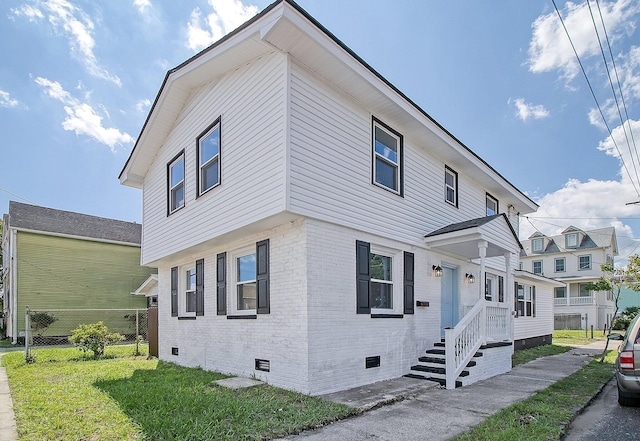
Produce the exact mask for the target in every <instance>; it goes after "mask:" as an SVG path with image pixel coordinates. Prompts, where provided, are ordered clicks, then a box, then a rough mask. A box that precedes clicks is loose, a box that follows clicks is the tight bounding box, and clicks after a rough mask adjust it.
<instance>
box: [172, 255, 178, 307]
mask: <svg viewBox="0 0 640 441" xmlns="http://www.w3.org/2000/svg"><path fill="white" fill-rule="evenodd" d="M177 316H178V267H177V266H174V267H173V268H171V317H177Z"/></svg>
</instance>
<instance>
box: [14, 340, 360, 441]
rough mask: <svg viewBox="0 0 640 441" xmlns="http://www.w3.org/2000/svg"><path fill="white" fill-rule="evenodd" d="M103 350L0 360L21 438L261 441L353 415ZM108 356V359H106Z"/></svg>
mask: <svg viewBox="0 0 640 441" xmlns="http://www.w3.org/2000/svg"><path fill="white" fill-rule="evenodd" d="M133 351H134V346H131V345H128V346H110V347H107V352H106V356H107V358H103V359H99V360H94V359H93V358H92V357H91V356H88V355H87V356H85V355H84V354H83V353H82V352H81V351H80V350H78V349H76V348H64V349H60V348H58V349H38V350H34V351H33V354H34V355H35V357H36V363H35V364H30V365H27V364H25V361H24V353H21V352H16V353H8V354H4V356H3V357H2V361H3V364H4V365H5V366H6V368H7V375H8V377H9V384H10V386H11V392H12V396H13V400H14V411H15V414H16V420H17V424H18V433H19V436H20V439H21V440H60V439H85V440H107V441H109V440H157V439H172V440H193V439H220V440H225V439H229V440H261V439H270V438H276V437H281V436H285V435H287V434H290V433H296V432H298V431H300V430H303V429H306V428H310V427H316V426H320V425H323V424H326V423H328V422H330V421H334V420H337V419H340V418H344V417H345V416H348V415H351V414H352V413H354V410H352V409H350V408H349V407H347V406H343V405H338V404H335V403H331V402H329V401H326V400H322V399H319V398H313V397H309V396H307V395H303V394H299V393H294V392H289V391H285V390H282V389H278V388H274V387H271V386H268V385H263V386H257V387H253V388H249V389H242V390H239V391H232V390H229V389H226V388H222V387H219V386H216V385H214V384H213V382H214V381H215V380H218V379H221V378H224V377H225V376H224V375H221V374H219V373H216V372H209V371H204V370H202V369H195V368H184V367H180V366H177V365H174V364H171V363H166V362H162V361H158V360H148V359H146V357H134V356H132V355H131V354H133ZM109 357H110V358H109Z"/></svg>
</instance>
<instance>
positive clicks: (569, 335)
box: [553, 329, 607, 346]
mask: <svg viewBox="0 0 640 441" xmlns="http://www.w3.org/2000/svg"><path fill="white" fill-rule="evenodd" d="M606 339H607V335H606V334H603V332H602V330H600V331H598V330H596V329H594V330H593V338H591V331H590V330H588V331H587V332H586V334H585V331H584V329H582V330H580V329H576V330H569V329H561V330H555V331H553V344H556V345H563V346H582V345H588V344H589V343H594V342H596V341H601V340H606Z"/></svg>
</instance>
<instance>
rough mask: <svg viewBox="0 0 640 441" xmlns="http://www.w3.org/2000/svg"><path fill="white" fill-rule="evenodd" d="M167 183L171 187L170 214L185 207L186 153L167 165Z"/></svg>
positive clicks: (182, 153) (181, 153) (169, 196)
mask: <svg viewBox="0 0 640 441" xmlns="http://www.w3.org/2000/svg"><path fill="white" fill-rule="evenodd" d="M167 181H168V187H169V195H168V198H169V210H168V214H171V213H173V212H174V211H176V210H179V209H180V208H182V207H184V151H182V152H180V154H179V155H178V156H176V157H175V158H173V160H172V161H171V162H170V163H169V164H168V165H167Z"/></svg>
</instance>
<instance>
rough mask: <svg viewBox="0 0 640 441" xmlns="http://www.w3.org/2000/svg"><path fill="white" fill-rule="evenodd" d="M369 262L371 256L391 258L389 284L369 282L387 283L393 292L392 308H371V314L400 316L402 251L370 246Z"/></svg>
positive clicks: (382, 281)
mask: <svg viewBox="0 0 640 441" xmlns="http://www.w3.org/2000/svg"><path fill="white" fill-rule="evenodd" d="M370 247H371V248H370V250H369V262H371V254H379V255H381V256H387V257H391V259H392V263H391V282H387V281H385V280H378V279H374V278H371V281H375V282H380V283H389V284H390V285H391V286H392V290H393V308H391V309H387V308H373V307H372V308H371V314H402V313H403V310H404V308H403V300H404V298H403V293H402V279H403V277H402V275H403V272H402V271H403V268H402V251H401V250H396V249H393V248H387V247H383V246H379V245H375V244H371V245H370Z"/></svg>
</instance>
